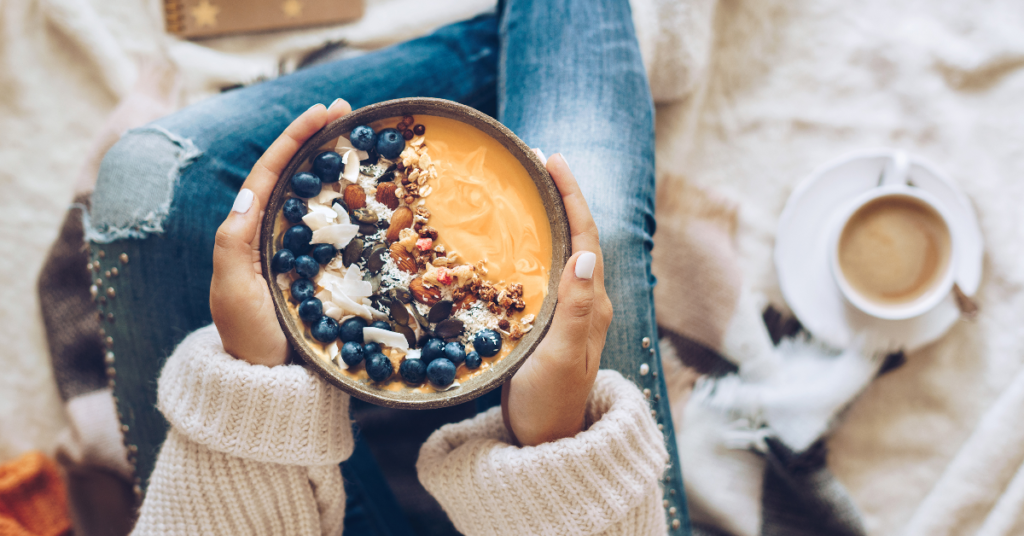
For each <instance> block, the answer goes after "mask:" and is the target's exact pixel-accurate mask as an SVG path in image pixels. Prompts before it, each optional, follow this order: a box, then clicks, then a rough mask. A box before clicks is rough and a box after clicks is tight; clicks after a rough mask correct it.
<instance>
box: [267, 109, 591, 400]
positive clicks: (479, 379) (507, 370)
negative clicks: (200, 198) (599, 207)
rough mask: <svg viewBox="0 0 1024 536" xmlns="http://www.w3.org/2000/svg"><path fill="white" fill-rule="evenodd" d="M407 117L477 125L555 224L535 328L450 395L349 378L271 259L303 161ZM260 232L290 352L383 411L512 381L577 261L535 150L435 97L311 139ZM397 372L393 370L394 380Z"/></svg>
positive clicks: (354, 118)
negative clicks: (518, 167) (514, 164)
mask: <svg viewBox="0 0 1024 536" xmlns="http://www.w3.org/2000/svg"><path fill="white" fill-rule="evenodd" d="M403 115H431V116H439V117H445V118H449V119H454V120H457V121H460V122H463V123H466V124H468V125H470V126H473V127H475V128H477V129H478V130H480V131H481V132H483V133H485V134H487V135H489V136H491V137H492V138H494V139H495V140H497V141H498V142H499V143H500V144H501V145H502V146H503V147H505V149H507V150H508V151H509V152H510V153H511V154H512V155H513V156H514V157H515V158H516V159H517V160H518V161H519V163H520V164H522V166H523V167H524V168H525V169H526V172H527V173H528V174H529V176H530V177H531V178H532V179H533V183H534V184H535V185H536V187H537V190H538V192H539V194H540V198H541V200H542V201H543V203H544V208H545V210H546V212H547V214H548V220H549V222H550V225H551V255H552V259H551V271H550V276H549V278H548V287H547V295H546V297H545V298H544V302H543V303H542V304H541V308H540V312H539V313H538V314H537V317H536V319H535V320H534V324H533V325H534V328H533V329H532V330H531V331H530V332H528V333H527V334H526V335H525V336H523V338H522V339H520V340H519V341H518V343H517V344H516V346H515V348H513V349H512V351H511V352H510V353H509V355H507V356H505V357H504V358H502V359H500V360H498V361H497V362H495V363H494V364H493V365H492V366H491V367H489V368H488V369H486V370H483V371H481V372H480V373H478V374H475V375H473V376H471V377H470V378H468V379H466V380H465V381H461V380H460V384H461V385H460V386H459V387H458V388H456V389H450V390H447V391H440V392H416V391H414V390H412V388H405V389H403V390H400V391H390V390H387V389H383V388H380V387H377V386H376V385H375V384H373V383H372V382H363V381H361V380H357V379H355V378H352V377H350V376H348V375H346V374H345V373H344V372H343V371H342V370H341V369H339V368H338V366H336V365H335V364H334V363H331V362H330V361H329V359H328V358H327V357H324V356H322V355H321V354H320V353H318V351H316V350H314V347H313V344H316V345H319V344H320V343H317V342H315V341H314V340H312V339H310V338H309V336H308V335H307V330H306V329H304V325H303V322H302V320H301V319H299V318H298V316H297V315H295V314H294V313H293V312H292V310H291V309H289V299H288V298H287V297H285V295H284V293H283V292H282V291H281V289H280V288H279V287H278V285H277V283H276V281H275V277H276V276H275V275H274V274H273V273H272V271H271V269H270V260H271V259H272V258H273V256H274V254H275V253H276V252H277V251H278V250H279V249H281V236H280V235H278V234H276V233H275V230H276V229H278V226H279V224H278V222H279V219H278V215H279V214H280V212H281V206H282V204H283V203H284V201H285V199H286V198H287V192H288V189H289V180H290V178H291V176H292V175H293V174H294V173H296V172H297V171H298V169H299V167H300V166H301V165H302V164H303V163H304V162H307V161H308V160H309V159H310V158H311V157H312V156H314V155H315V154H317V152H318V151H320V150H321V147H322V146H323V145H324V144H325V143H327V142H328V141H330V140H332V139H334V138H337V137H338V136H341V135H347V134H348V133H349V132H350V131H351V130H352V129H353V128H355V127H356V126H359V125H365V124H370V123H373V122H375V121H379V120H381V119H387V118H393V117H401V116H403ZM260 233H261V235H260V256H261V259H260V261H261V264H262V267H263V276H264V278H265V279H266V280H267V284H268V285H269V287H270V294H271V296H272V297H273V300H274V307H275V309H276V310H277V318H278V320H280V322H281V327H282V329H284V334H285V336H286V337H287V338H288V341H289V342H290V343H291V345H292V348H294V349H295V352H296V353H297V354H298V355H299V356H300V357H301V359H302V361H303V362H304V363H305V364H306V366H308V367H309V368H311V369H313V370H314V371H316V372H317V373H318V374H320V375H321V376H323V377H324V378H325V379H326V380H327V381H329V382H330V383H332V384H334V385H336V386H338V387H339V388H341V389H342V390H344V391H345V392H347V393H349V394H351V395H352V396H354V397H356V398H360V399H362V400H366V401H367V402H371V403H374V404H378V405H381V406H386V407H392V408H403V409H430V408H439V407H445V406H451V405H455V404H459V403H462V402H466V401H469V400H472V399H474V398H477V397H479V396H481V395H483V394H484V393H487V392H488V391H490V390H492V389H494V388H496V387H499V386H501V385H502V384H503V383H504V382H506V381H507V380H509V379H511V378H512V375H513V374H515V372H516V371H517V370H518V369H519V367H520V366H521V365H522V363H523V360H525V359H526V358H527V356H529V355H530V354H531V353H532V352H533V350H534V349H535V348H536V347H537V345H538V344H539V343H540V341H541V339H542V338H543V337H544V335H545V334H546V333H547V331H548V327H549V326H550V324H551V318H552V316H553V314H554V310H555V302H556V301H557V298H558V283H559V281H560V279H561V275H562V269H563V267H564V266H565V263H566V262H568V260H569V257H570V256H571V254H572V244H571V243H570V234H569V221H568V218H567V217H566V214H565V206H564V205H563V204H562V197H561V195H560V194H559V193H558V189H557V188H556V187H555V183H554V182H553V181H552V180H551V176H550V175H549V174H548V172H547V170H546V169H545V168H544V165H543V164H542V163H541V161H540V159H538V158H537V156H536V155H535V154H534V153H533V151H531V150H530V148H529V147H527V146H526V144H525V143H523V141H522V140H520V139H519V138H518V137H517V136H516V135H515V134H513V133H512V131H511V130H509V129H508V128H505V126H503V125H502V124H501V123H498V122H497V121H495V120H494V119H492V118H491V117H488V116H487V115H484V114H483V113H480V112H478V111H476V110H474V109H472V108H469V107H467V106H464V105H462V104H458V103H455V102H451V101H447V100H443V99H430V98H406V99H397V100H391V101H386V102H381V103H378V104H373V105H370V106H366V107H365V108H360V109H359V110H356V111H354V112H352V113H350V114H348V115H346V116H345V117H342V118H341V119H338V120H337V121H334V122H333V123H331V124H329V125H327V126H325V127H324V128H323V129H321V130H320V132H317V133H316V134H314V135H313V137H312V138H310V139H309V140H308V141H307V142H306V143H305V144H303V146H302V147H301V148H300V149H299V151H298V153H296V154H295V157H294V158H292V160H291V162H289V163H288V166H287V167H285V169H284V172H283V173H282V174H281V179H280V180H279V181H278V183H277V186H276V187H275V188H274V191H273V193H272V194H271V197H270V200H269V201H268V203H267V210H266V214H265V215H264V217H263V223H262V226H261V229H260ZM292 308H294V305H292ZM397 373H398V371H397V370H396V371H395V374H397Z"/></svg>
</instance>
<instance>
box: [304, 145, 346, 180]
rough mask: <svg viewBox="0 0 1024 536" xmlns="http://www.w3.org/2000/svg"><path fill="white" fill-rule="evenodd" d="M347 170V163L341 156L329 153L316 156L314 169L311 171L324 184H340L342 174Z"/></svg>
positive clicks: (332, 152)
mask: <svg viewBox="0 0 1024 536" xmlns="http://www.w3.org/2000/svg"><path fill="white" fill-rule="evenodd" d="M344 170H345V163H344V162H342V160H341V155H340V154H338V153H336V152H334V151H327V152H324V153H320V154H318V155H316V158H314V159H313V169H311V170H310V171H312V172H313V174H314V175H316V176H317V177H319V178H320V181H321V182H323V183H324V184H330V183H332V182H338V178H339V177H341V172H342V171H344Z"/></svg>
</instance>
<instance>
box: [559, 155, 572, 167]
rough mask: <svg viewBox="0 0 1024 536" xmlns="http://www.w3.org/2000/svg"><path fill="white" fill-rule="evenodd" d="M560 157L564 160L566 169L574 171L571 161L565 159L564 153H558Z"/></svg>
mask: <svg viewBox="0 0 1024 536" xmlns="http://www.w3.org/2000/svg"><path fill="white" fill-rule="evenodd" d="M558 156H560V157H561V158H562V162H565V167H567V168H569V171H572V166H570V165H569V161H568V160H566V159H565V155H564V154H562V153H558Z"/></svg>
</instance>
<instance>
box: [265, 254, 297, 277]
mask: <svg viewBox="0 0 1024 536" xmlns="http://www.w3.org/2000/svg"><path fill="white" fill-rule="evenodd" d="M292 268H295V254H294V253H292V250H290V249H282V250H279V251H278V252H277V253H275V254H274V258H272V259H270V269H271V270H273V271H274V273H275V274H286V273H288V272H290V271H292Z"/></svg>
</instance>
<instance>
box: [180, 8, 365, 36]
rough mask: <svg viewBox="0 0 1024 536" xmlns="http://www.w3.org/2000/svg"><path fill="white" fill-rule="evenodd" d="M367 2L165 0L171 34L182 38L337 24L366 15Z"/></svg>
mask: <svg viewBox="0 0 1024 536" xmlns="http://www.w3.org/2000/svg"><path fill="white" fill-rule="evenodd" d="M364 2H365V0H164V12H165V15H166V19H165V20H166V25H167V31H168V32H170V33H172V34H175V35H177V36H180V37H186V38H190V39H191V38H202V37H212V36H220V35H230V34H240V33H253V32H266V31H273V30H285V29H291V28H301V27H306V26H323V25H327V24H337V23H340V22H346V21H350V20H353V19H358V18H359V17H361V16H363V10H364Z"/></svg>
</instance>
